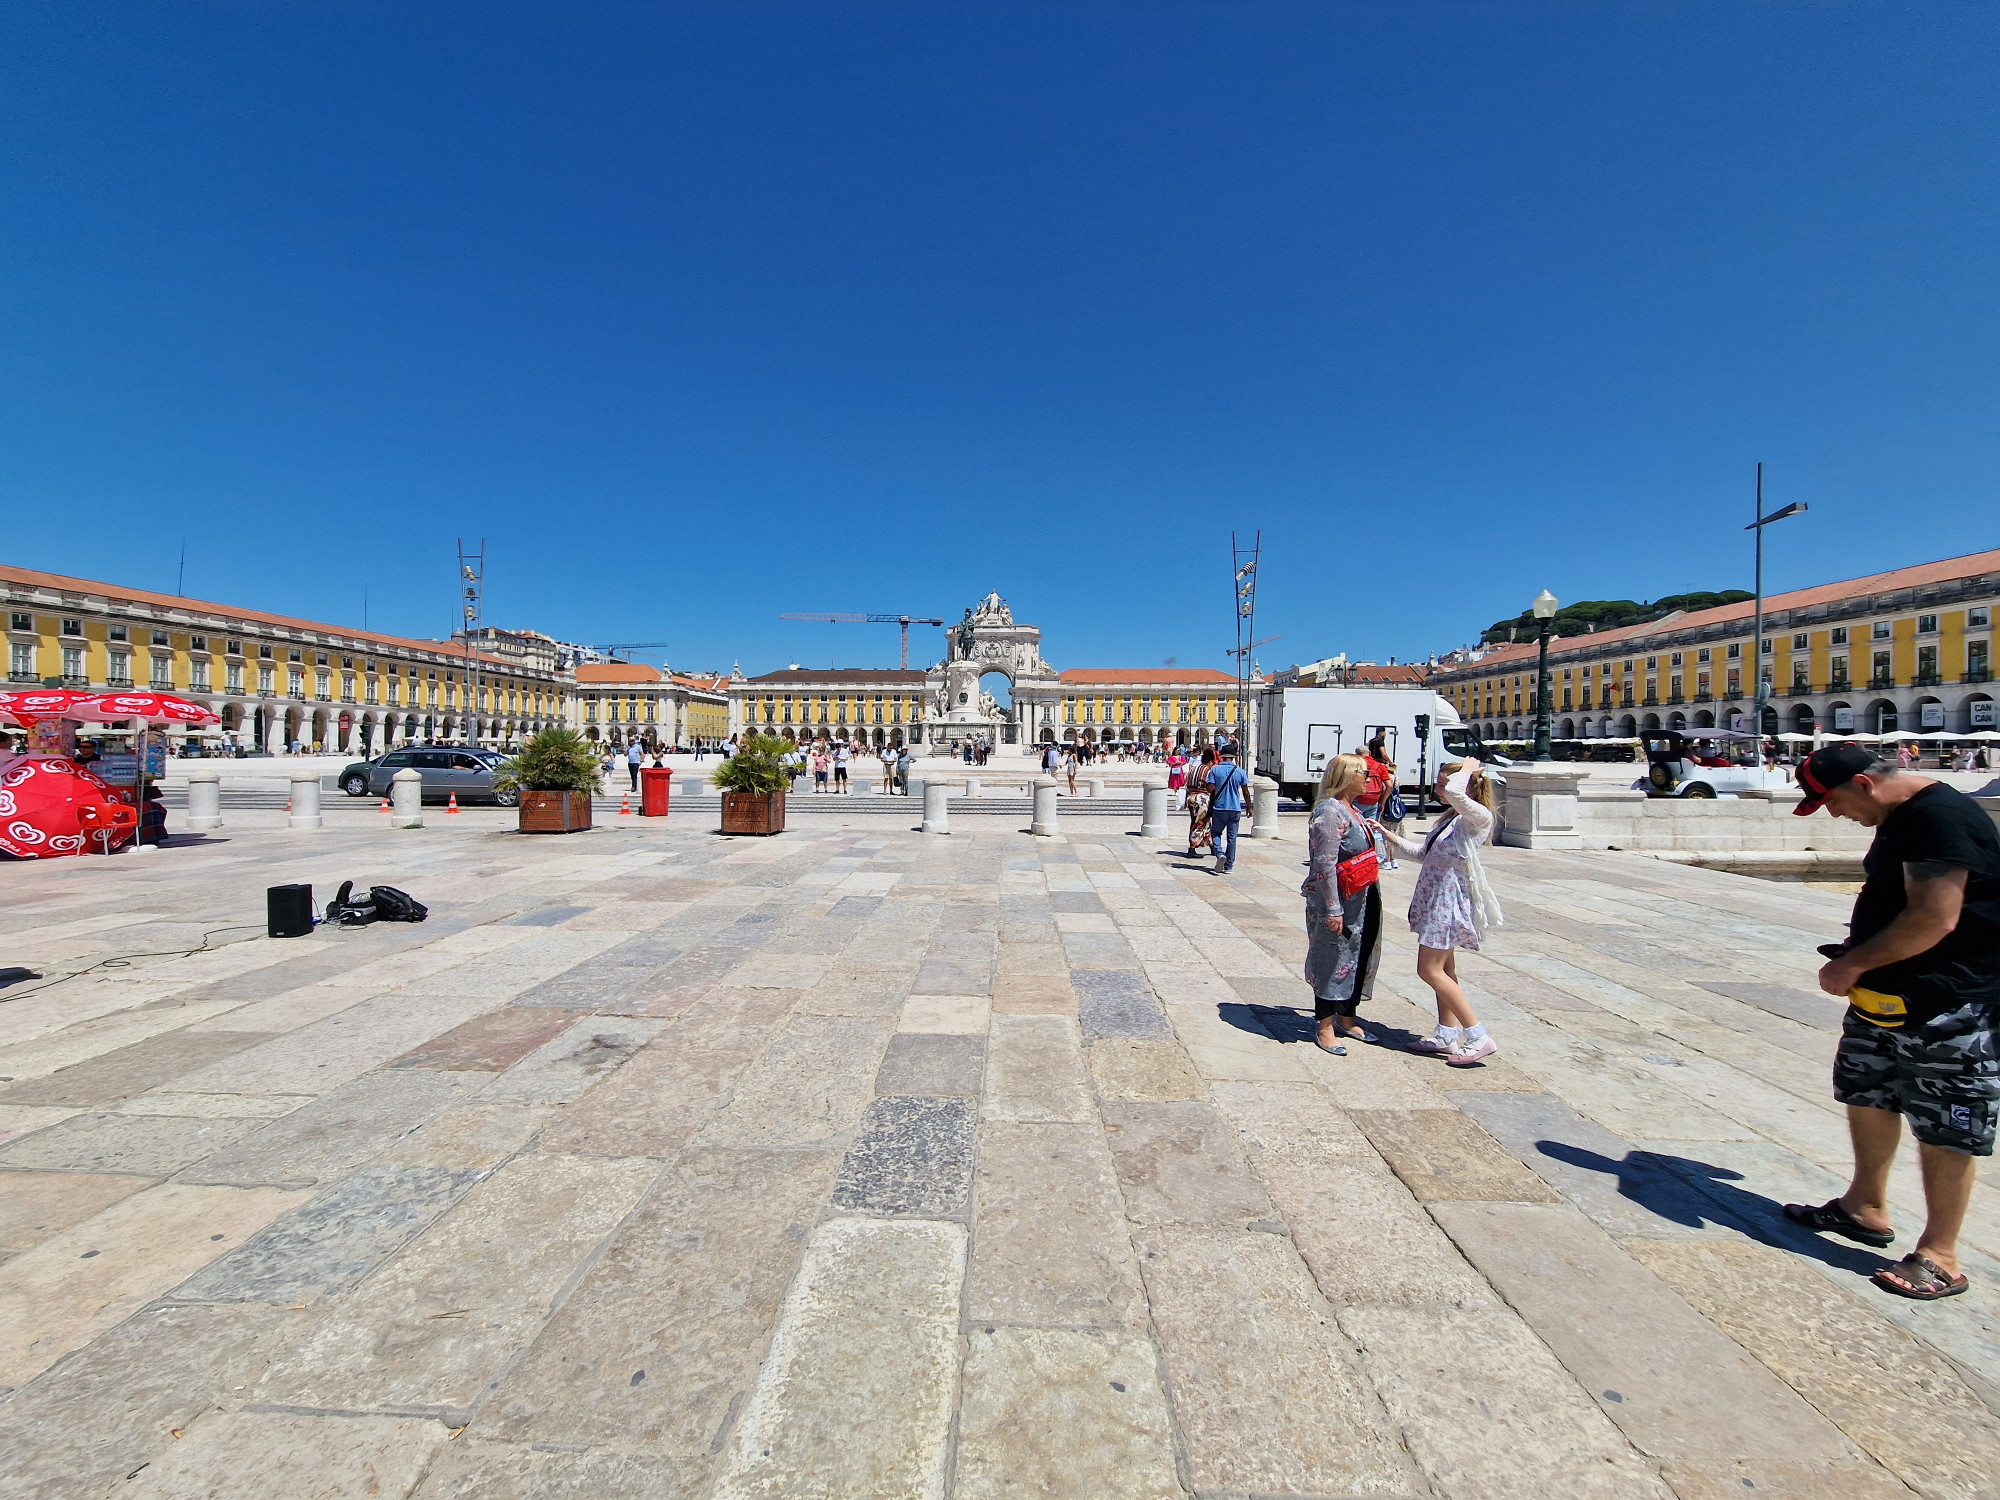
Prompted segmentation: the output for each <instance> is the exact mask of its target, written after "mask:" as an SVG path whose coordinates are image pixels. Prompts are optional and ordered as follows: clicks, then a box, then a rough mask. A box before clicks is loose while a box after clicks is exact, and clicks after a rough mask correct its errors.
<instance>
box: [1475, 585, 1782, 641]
mask: <svg viewBox="0 0 2000 1500" xmlns="http://www.w3.org/2000/svg"><path fill="white" fill-rule="evenodd" d="M1754 597H1755V596H1754V595H1753V594H1752V593H1751V592H1750V591H1749V590H1748V589H1724V590H1723V591H1722V592H1721V593H1719V594H1713V593H1692V594H1669V595H1668V596H1667V597H1666V598H1664V599H1653V600H1648V601H1643V602H1642V601H1635V600H1632V599H1580V600H1578V601H1577V602H1576V603H1574V604H1565V605H1564V606H1563V607H1562V608H1561V609H1559V610H1557V611H1556V617H1555V619H1554V621H1553V622H1551V623H1552V627H1553V629H1554V631H1555V633H1556V634H1557V635H1588V634H1590V633H1591V632H1592V631H1597V630H1616V629H1618V628H1619V627H1620V626H1623V625H1644V624H1647V623H1648V622H1650V621H1653V620H1661V619H1665V618H1666V617H1667V616H1668V615H1670V614H1672V613H1673V612H1674V611H1675V610H1677V609H1684V610H1688V611H1694V610H1697V609H1714V608H1715V607H1716V606H1717V605H1718V604H1735V603H1737V602H1738V601H1739V600H1743V599H1750V598H1754ZM1534 638H1535V617H1534V615H1533V614H1532V613H1530V612H1529V611H1528V610H1525V609H1524V610H1522V611H1521V612H1520V614H1518V615H1516V616H1515V617H1514V618H1513V619H1511V620H1495V621H1494V622H1493V623H1492V624H1491V625H1489V626H1487V627H1486V630H1485V631H1484V633H1483V634H1481V635H1480V637H1479V643H1480V644H1481V645H1482V646H1484V645H1490V644H1495V643H1500V642H1505V641H1509V640H1517V641H1531V640H1533V639H1534Z"/></svg>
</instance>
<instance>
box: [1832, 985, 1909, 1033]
mask: <svg viewBox="0 0 2000 1500" xmlns="http://www.w3.org/2000/svg"><path fill="white" fill-rule="evenodd" d="M1847 1003H1848V1004H1849V1005H1851V1006H1853V1007H1854V1008H1855V1009H1856V1010H1858V1011H1860V1012H1861V1017H1862V1019H1863V1020H1865V1021H1871V1022H1873V1023H1874V1024H1875V1025H1877V1026H1887V1027H1896V1026H1901V1025H1902V1024H1903V1023H1904V1022H1905V1021H1907V1020H1908V1019H1909V1018H1910V1011H1909V1007H1908V1006H1906V1005H1904V1004H1903V997H1902V996H1901V995H1885V994H1883V993H1882V992H1881V991H1880V990H1864V989H1862V988H1861V986H1860V985H1856V986H1855V987H1854V988H1853V989H1851V990H1849V991H1848V992H1847Z"/></svg>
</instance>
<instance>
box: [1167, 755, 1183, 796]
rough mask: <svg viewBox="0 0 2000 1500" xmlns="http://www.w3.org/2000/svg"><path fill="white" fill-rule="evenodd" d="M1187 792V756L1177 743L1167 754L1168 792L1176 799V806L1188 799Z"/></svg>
mask: <svg viewBox="0 0 2000 1500" xmlns="http://www.w3.org/2000/svg"><path fill="white" fill-rule="evenodd" d="M1186 793H1187V757H1186V756H1185V755H1183V754H1181V752H1180V747H1179V746H1178V745H1176V746H1175V747H1174V748H1173V750H1172V751H1171V752H1170V753H1169V754H1168V756H1167V794H1168V795H1169V796H1170V797H1172V798H1173V799H1174V806H1175V807H1179V806H1180V805H1181V803H1182V802H1184V801H1185V800H1186Z"/></svg>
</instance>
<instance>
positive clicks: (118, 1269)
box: [0, 808, 2000, 1500]
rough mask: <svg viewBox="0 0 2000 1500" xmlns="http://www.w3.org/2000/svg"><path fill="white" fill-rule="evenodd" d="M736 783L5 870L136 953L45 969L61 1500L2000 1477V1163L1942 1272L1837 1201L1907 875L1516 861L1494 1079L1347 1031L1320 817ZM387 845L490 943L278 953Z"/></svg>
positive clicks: (30, 1033) (7, 1457)
mask: <svg viewBox="0 0 2000 1500" xmlns="http://www.w3.org/2000/svg"><path fill="white" fill-rule="evenodd" d="M712 816H713V815H712V814H707V815H700V816H696V817H684V816H676V817H675V818H674V819H673V820H672V822H671V825H670V826H668V827H660V826H658V825H655V824H651V823H640V822H638V821H637V820H613V826H611V827H609V828H603V829H600V830H598V831H595V832H593V833H590V834H588V835H583V836H577V837H571V838H567V839H564V838H543V839H533V838H524V837H520V836H517V835H513V834H510V833H508V832H505V831H504V828H505V824H506V822H507V818H506V816H505V815H502V814H487V815H482V816H469V817H465V818H462V819H453V820H446V819H443V818H436V817H434V818H433V819H432V826H431V827H429V828H426V829H423V830H420V831H411V832H407V833H395V832H390V831H388V830H387V829H385V828H383V827H382V826H381V825H380V823H379V822H376V821H372V820H371V819H370V818H369V817H367V816H366V815H364V814H360V813H354V814H348V815H346V816H343V817H340V818H332V817H330V818H329V825H330V826H329V827H328V828H327V829H326V830H324V831H322V832H319V833H292V832H286V831H284V830H282V829H278V828H272V827H258V826H255V822H256V820H255V819H254V818H242V817H237V816H234V815H232V817H231V823H230V826H229V827H227V828H225V829H224V830H223V833H222V835H221V836H218V837H215V838H213V839H211V840H209V841H206V842H202V843H197V844H187V845H183V846H182V847H179V848H171V849H168V850H166V851H164V852H162V853H159V854H155V855H148V856H141V855H128V856H121V857H118V858H115V859H110V860H99V861H91V860H66V861H60V862H53V863H50V864H47V865H41V866H29V865H18V864H16V865H9V866H6V867H4V868H0V934H4V937H5V951H4V953H0V962H4V963H25V964H31V965H34V966H35V967H38V968H42V969H44V970H45V971H46V972H47V973H48V974H50V975H52V976H53V975H58V974H65V973H72V972H75V971H82V970H87V972H81V973H77V975H76V977H72V978H68V979H65V980H63V981H62V982H60V983H57V984H53V985H48V986H46V987H44V986H42V985H38V984H35V983H27V984H20V985H16V986H13V987H11V988H9V989H6V990H0V1076H4V1078H5V1079H6V1082H5V1083H4V1084H0V1139H4V1140H5V1144H4V1145H0V1172H4V1176H0V1247H4V1254H5V1259H4V1262H0V1387H5V1388H7V1389H8V1391H9V1394H8V1395H6V1396H5V1397H4V1398H0V1493H4V1494H5V1495H7V1496H9V1497H17V1500H27V1497H35V1500H55V1497H70V1496H75V1497H89V1500H96V1497H100V1496H111V1495H117V1496H132V1497H143V1496H217V1495H227V1496H286V1497H293V1496H314V1497H321V1496H363V1495H366V1496H386V1497H399V1496H404V1495H410V1494H415V1495H419V1496H423V1497H446V1496H465V1497H474V1496H476V1497H482V1500H487V1497H512V1496H529V1495H534V1496H576V1497H586V1496H588V1497H602V1500H626V1497H641V1496H646V1497H652V1496H661V1497H665V1496H673V1497H681V1496H687V1497H698V1496H700V1497H706V1496H715V1497H749V1496H760V1497H763V1496H769V1497H778V1496H786V1497H789V1496H798V1497H807V1496H826V1497H842V1496H856V1497H859V1496H868V1497H902V1496H910V1497H917V1496H946V1495H949V1496H955V1497H958V1500H974V1497H979V1500H985V1497H989V1496H990V1497H998V1496H1032V1495H1063V1496H1082V1497H1097V1496H1133V1497H1158V1496H1175V1495H1182V1494H1196V1495H1204V1496H1245V1497H1248V1496H1279V1495H1282V1496H1314V1497H1335V1496H1451V1497H1464V1500H1491V1497H1506V1496H1532V1497H1537V1500H1544V1497H1570V1496H1589V1497H1634V1500H1637V1497H1657V1500H1670V1497H1672V1496H1680V1497H1682V1500H1715V1497H1723V1496H1730V1497H1737V1496H1742V1495H1745V1494H1752V1493H1754V1494H1756V1495H1759V1496H1797V1497H1813V1500H1821V1497H1844V1496H1857V1497H1875V1496H1885V1497H1886V1496H1891V1495H1902V1494H1908V1493H1916V1494H1921V1495H1927V1496H1964V1497H1975V1496H1987V1497H1990V1496H1992V1495H1994V1494H1995V1493H1996V1492H2000V1420H1996V1416H1995V1410H1996V1399H2000V1398H1997V1397H1996V1393H2000V1200H1996V1197H1995V1191H1994V1188H1993V1187H1991V1186H1984V1187H1982V1188H1981V1189H1980V1191H1979V1195H1978V1199H1977V1201H1976V1204H1975V1207H1974V1211H1973V1214H1972V1218H1971V1222H1970V1225H1969V1232H1968V1239H1969V1244H1968V1246H1967V1251H1966V1257H1965V1258H1966V1269H1967V1270H1968V1272H1969V1274H1970V1276H1971V1278H1972V1291H1971V1293H1970V1294H1969V1295H1967V1296H1965V1297H1962V1298H1959V1299H1956V1300H1954V1301H1948V1302H1943V1303H1939V1304H1936V1305H1930V1306H1925V1305H1919V1304H1914V1303H1908V1302H1902V1301H1898V1300H1896V1299H1893V1298H1890V1297H1888V1296H1885V1295H1883V1294H1881V1293H1880V1292H1878V1291H1876V1290H1875V1289H1874V1288H1872V1287H1871V1286H1870V1285H1869V1284H1868V1282H1867V1281H1866V1279H1865V1278H1866V1275H1867V1273H1868V1272H1869V1271H1870V1270H1871V1269H1873V1268H1874V1267H1876V1266H1878V1265H1881V1264H1883V1263H1885V1262H1886V1260H1888V1259H1890V1258H1893V1256H1896V1255H1900V1254H1901V1253H1903V1252H1904V1251H1905V1250H1906V1249H1908V1248H1909V1245H1910V1243H1911V1241H1912V1239H1913V1235H1914V1231H1915V1230H1916V1228H1917V1227H1918V1225H1919V1223H1920V1220H1921V1211H1920V1198H1919V1195H1918V1184H1917V1180H1916V1176H1915V1171H1914V1160H1913V1159H1912V1160H1911V1162H1910V1163H1909V1164H1907V1165H1905V1166H1903V1167H1901V1168H1899V1175H1898V1181H1897V1188H1898V1191H1899V1193H1900V1194H1901V1199H1900V1202H1899V1204H1898V1214H1899V1220H1900V1226H1901V1228H1902V1229H1903V1230H1904V1231H1905V1232H1904V1235H1903V1237H1902V1238H1900V1239H1899V1240H1898V1242H1897V1244H1896V1246H1895V1247H1894V1249H1893V1250H1892V1251H1891V1252H1889V1254H1888V1255H1886V1256H1884V1255H1877V1254H1875V1253H1872V1252H1869V1251H1865V1250H1862V1249H1860V1248H1859V1247H1855V1246H1851V1245H1848V1244H1846V1243H1844V1242H1831V1241H1820V1240H1816V1239H1814V1238H1812V1237H1810V1236H1805V1235H1802V1234H1799V1233H1796V1232H1794V1231H1792V1230H1790V1229H1789V1228H1788V1227H1787V1226H1786V1225H1784V1224H1783V1223H1782V1222H1781V1221H1780V1219H1779V1217H1778V1211H1777V1205H1778V1204H1779V1203H1780V1202H1782V1201H1784V1200H1787V1199H1812V1200H1815V1201H1817V1200H1818V1199H1820V1198H1823V1197H1825V1196H1827V1195H1829V1194H1830V1193H1831V1192H1833V1191H1836V1190H1837V1189H1838V1187H1839V1185H1840V1183H1841V1181H1842V1180H1843V1173H1844V1170H1845V1166H1846V1163H1847V1159H1848V1149H1847V1141H1846V1132H1845V1127H1844V1124H1843V1121H1842V1118H1841V1115H1840V1113H1839V1112H1838V1111H1837V1109H1836V1108H1835V1107H1834V1106H1833V1104H1832V1101H1831V1100H1830V1098H1829V1097H1828V1088H1827V1069H1828V1063H1829V1060H1830V1058H1831V1055H1832V1050H1833V1043H1834V1038H1835V1028H1836V1026H1837V1024H1838V1019H1839V1009H1838V1007H1837V1006H1836V1005H1835V1004H1834V1003H1832V1002H1830V1001H1828V1000H1826V999H1825V998H1824V997H1821V996H1819V995H1818V994H1817V993H1816V991H1815V990H1814V987H1813V981H1812V976H1813V971H1814V968H1815V966H1816V965H1817V963H1818V959H1817V957H1816V955H1815V954H1814V952H1813V945H1814V944H1815V943H1818V942H1823V941H1827V940H1829V939H1830V938H1832V937H1834V936H1836V935H1837V934H1838V932H1839V931H1840V924H1841V922H1842V919H1843V918H1844V916H1845V912H1846V908H1847V904H1848V898H1846V897H1844V896H1841V895H1837V894H1834V893H1830V892H1824V891H1818V890H1813V889H1809V888H1806V887H1803V886H1786V885H1777V884H1764V883H1758V882H1755V881H1750V880H1747V879H1744V878H1742V877H1738V876H1732V875H1725V874H1720V873H1715V872H1709V871H1702V870H1690V869H1681V868H1676V867H1674V866H1671V865H1665V864H1660V863H1657V862H1653V861H1649V860H1645V859H1641V858H1638V857H1634V856H1621V855H1588V856H1568V855H1550V854H1529V853H1524V852H1521V851H1514V850H1500V851H1495V852H1494V853H1493V854H1492V855H1491V856H1490V859H1489V869H1490V871H1491V873H1492V875H1493V878H1494V883H1495V885H1496V887H1497V888H1498V889H1499V892H1500V894H1501V897H1502V900H1503V901H1504V903H1505V905H1506V907H1507V913H1508V919H1509V920H1508V925H1507V927H1506V928H1505V930H1504V931H1503V932H1501V933H1498V934H1496V935H1495V936H1494V939H1493V941H1492V942H1491V944H1490V946H1489V951H1488V952H1487V953H1486V954H1484V955H1479V956H1472V955H1468V956H1466V957H1464V959H1463V960H1462V963H1463V970H1464V975H1465V977H1466V978H1467V979H1468V980H1469V981H1470V986H1471V988H1472V990H1473V994H1474V999H1475V1002H1476V1003H1477V1004H1478V1006H1479V1007H1480V1009H1481V1011H1482V1013H1483V1014H1484V1016H1485V1017H1486V1019H1487V1020H1488V1022H1489V1024H1490V1025H1491V1026H1492V1028H1493V1031H1494V1032H1495V1034H1496V1036H1497V1037H1498V1039H1499V1041H1500V1044H1501V1049H1502V1050H1501V1052H1500V1054H1499V1056H1498V1057H1497V1058H1495V1059H1494V1060H1493V1061H1492V1062H1491V1063H1490V1064H1489V1065H1487V1066H1485V1067H1483V1068H1475V1069H1466V1070H1452V1069H1448V1068H1447V1067H1445V1066H1444V1065H1443V1064H1442V1063H1441V1062H1438V1061H1436V1060H1432V1059H1424V1058H1419V1057H1415V1056H1411V1055H1408V1054H1405V1053H1402V1052H1399V1051H1396V1050H1391V1049H1389V1048H1386V1047H1378V1048H1367V1047H1356V1048H1354V1049H1353V1055H1351V1056H1348V1057H1345V1058H1335V1057H1330V1056H1327V1055H1325V1054H1323V1053H1320V1052H1318V1051H1317V1050H1315V1049H1314V1048H1313V1047H1312V1046H1311V1045H1310V1034H1311V1023H1310V1020H1309V1019H1307V1017H1309V1014H1310V1013H1309V1011H1307V1012H1304V1013H1301V1012H1297V1011H1294V1010H1292V1009H1291V1007H1293V1006H1296V1005H1299V1004H1301V1003H1302V1002H1303V1003H1306V1004H1309V997H1308V996H1307V994H1306V991H1305V987H1304V985H1303V983H1302V982H1301V981H1300V980H1299V978H1298V977H1297V975H1298V969H1299V964H1300V961H1301V958H1302V955H1303V949H1304V936H1303V932H1302V930H1301V907H1300V902H1299V898H1298V895H1297V887H1298V882H1299V878H1300V860H1301V857H1302V853H1303V833H1304V827H1303V820H1302V819H1300V818H1297V817H1292V816H1288V817H1287V818H1286V819H1285V820H1284V822H1283V835H1284V836H1283V837H1282V838H1281V839H1279V840H1276V841H1270V842H1264V843H1257V844H1251V845H1247V846H1246V850H1245V853H1244V855H1243V858H1242V861H1241V863H1240V865H1239V868H1238V871H1237V873H1236V874H1235V875H1234V876H1233V877H1231V878H1229V879H1218V878H1215V877H1214V876H1212V875H1210V874H1209V873H1207V871H1206V870H1203V869H1198V868H1193V867H1190V866H1188V865H1186V864H1185V863H1184V862H1182V861H1180V860H1178V859H1176V858H1175V857H1174V854H1173V851H1172V850H1171V849H1170V848H1169V847H1167V841H1160V840H1142V839H1140V838H1139V837H1137V835H1136V832H1135V824H1136V820H1135V819H1132V818H1130V817H1128V816H1118V817H1095V818H1093V817H1077V816H1071V811H1070V809H1068V808H1066V809H1065V814H1064V817H1065V833H1064V837H1062V838H1061V839H1058V840H1047V839H1034V838H1031V837H1029V836H1028V835H1027V834H1026V833H1025V832H1023V831H1021V828H1020V825H1021V824H1022V823H1023V822H1024V821H1025V820H1023V819H1021V818H1019V817H1018V816H1002V815H983V816H966V815H963V814H962V813H961V812H959V811H958V810H955V811H954V823H953V827H954V832H953V833H952V834H951V835H950V836H948V837H926V836H923V835H921V834H918V833H915V832H912V831H909V828H908V824H909V823H910V822H911V821H912V820H911V819H910V818H909V817H907V816H905V817H888V816H882V815H880V814H876V815H874V816H869V817H853V818H844V817H840V816H834V815H828V814H811V813H804V814H802V815H800V816H798V817H796V818H795V820H794V827H793V831H792V832H790V833H788V834H786V835H785V836H783V837H781V838H778V839H774V840H769V841H729V840H724V839H721V838H719V837H717V836H715V835H713V834H712V833H709V832H707V831H705V830H706V829H707V827H709V826H711V824H710V819H711V818H712ZM267 821H275V819H270V820H267ZM440 825H443V826H440ZM698 830H700V831H698ZM1412 875H1413V871H1412V870H1411V869H1410V868H1408V867H1407V866H1406V867H1405V868H1404V869H1402V870H1400V871H1398V872H1396V873H1394V874H1391V875H1390V876H1388V877H1387V879H1388V885H1389V898H1390V899H1389V905H1390V908H1391V910H1392V912H1396V913H1400V910H1401V908H1402V906H1403V904H1404V903H1405V902H1406V900H1407V895H1408V889H1409V882H1410V880H1411V877H1412ZM344 878H352V879H356V880H358V881H361V882H362V883H364V884H365V883H367V882H369V881H377V880H379V881H388V882H391V883H393V884H396V885H399V886H402V887H404V888H406V889H408V890H410V891H411V892H413V893H414V894H415V895H416V896H418V898H419V899H421V900H423V901H425V902H427V903H429V905H430V907H431V913H432V915H431V920H430V921H429V922H427V923H425V924H423V925H421V926H416V927H383V926H378V927H373V928H366V929H360V930H353V931H338V932H336V931H328V930H322V931H321V932H319V933H317V934H315V935H313V936H311V937H308V938H302V939H296V940H291V941H273V940H270V939H267V938H265V937H263V936H261V935H260V933H261V922H262V914H263V891H264V888H265V887H266V886H268V885H272V884H276V883H280V882H284V881H291V880H310V881H312V882H313V883H314V885H315V887H316V891H317V893H318V894H319V895H320V897H321V899H324V898H325V897H326V896H327V895H329V894H331V891H332V888H333V886H334V885H335V884H336V883H337V882H338V881H339V880H341V879H344ZM244 923H249V924H255V926H256V928H257V931H256V932H252V931H250V930H246V929H243V928H241V927H239V926H238V924H244ZM225 929H226V930H225ZM205 935H208V936H209V938H210V941H211V943H212V945H213V946H212V947H211V949H210V951H205V952H199V953H194V954H192V955H186V950H190V949H195V948H198V947H199V946H200V945H201V944H202V942H203V940H204V936H205ZM1389 944H1390V951H1389V953H1388V955H1387V958H1386V960H1385V963H1384V969H1383V979H1382V982H1381V986H1380V989H1379V990H1378V996H1377V1000H1376V1003H1375V1004H1374V1006H1373V1007H1372V1009H1371V1011H1370V1012H1369V1013H1368V1017H1367V1018H1368V1019H1369V1020H1371V1021H1372V1022H1373V1023H1375V1024H1376V1025H1377V1026H1381V1027H1384V1028H1385V1029H1386V1031H1387V1033H1388V1035H1389V1036H1390V1037H1392V1038H1396V1039H1407V1038H1408V1037H1410V1036H1411V1035H1413V1034H1415V1033H1417V1032H1419V1031H1423V1030H1427V1029H1428V1026H1429V1013H1428V1012H1427V1011H1426V1010H1424V1009H1422V1008H1421V1007H1420V1006H1418V1005H1415V1004H1412V1003H1411V1001H1412V1000H1421V999H1423V998H1424V997H1425V992H1423V991H1421V990H1420V988H1419V987H1418V986H1417V985H1416V983H1415V980H1414V976H1413V973H1412V969H1413V960H1414V950H1413V949H1412V947H1411V946H1410V942H1409V938H1408V935H1407V933H1406V932H1404V931H1403V930H1402V924H1401V922H1400V921H1394V922H1392V931H1391V936H1390V939H1389ZM177 954H181V955H183V956H176V955H177ZM148 955H150V956H148ZM114 960H115V962H114ZM93 965H95V967H91V966H93Z"/></svg>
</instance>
